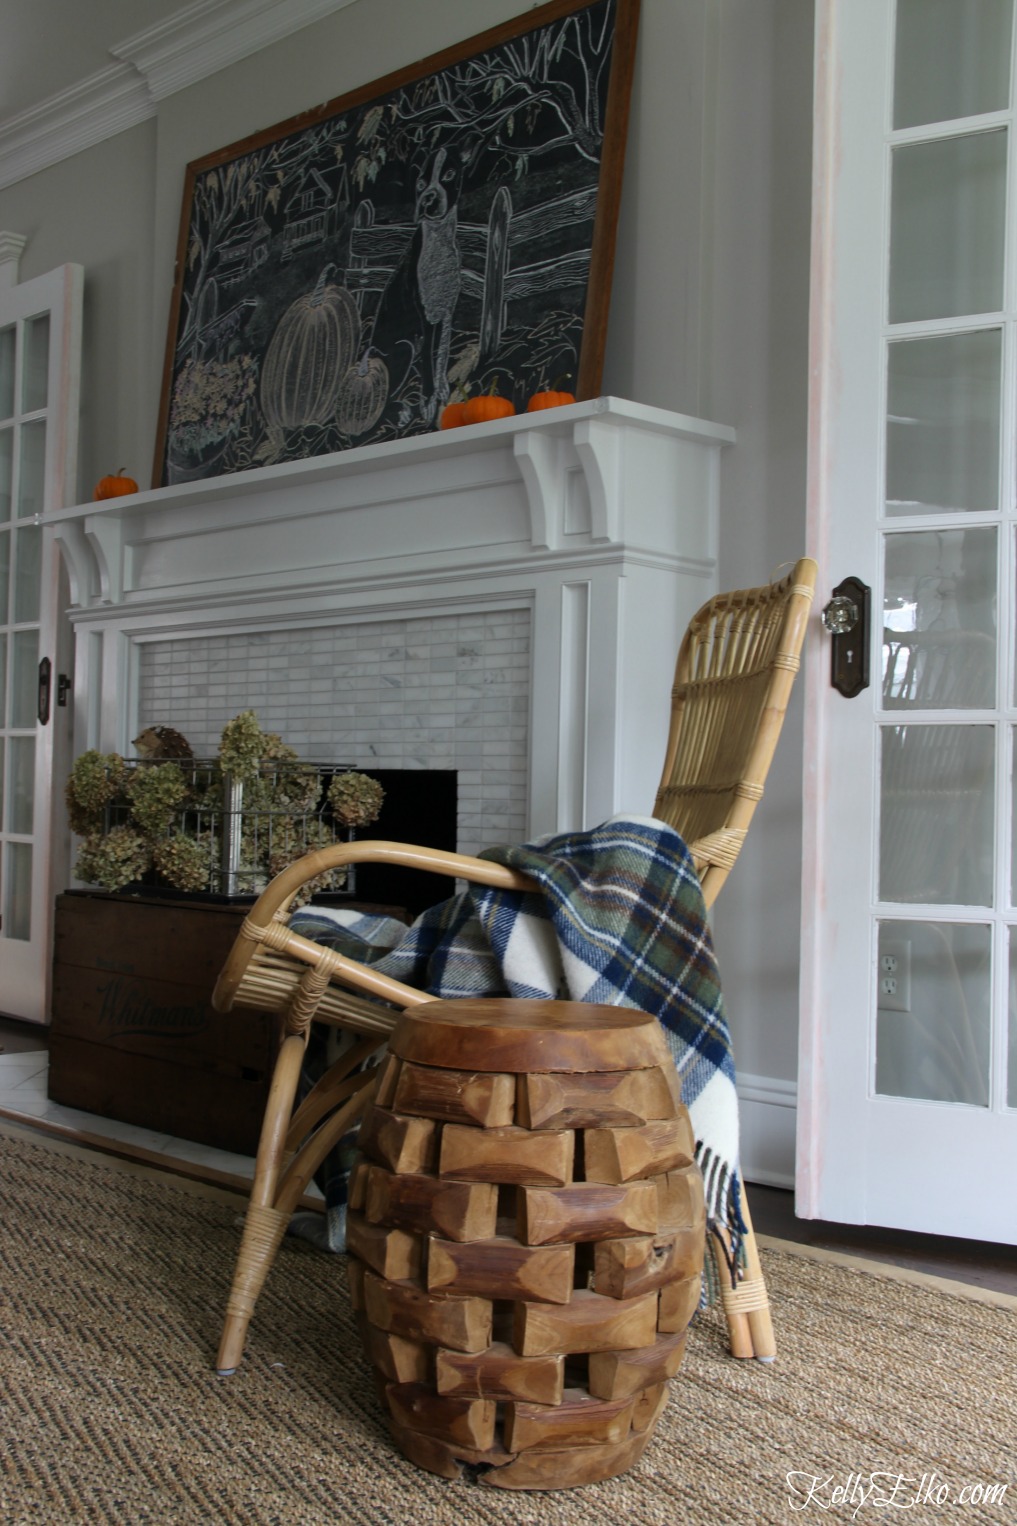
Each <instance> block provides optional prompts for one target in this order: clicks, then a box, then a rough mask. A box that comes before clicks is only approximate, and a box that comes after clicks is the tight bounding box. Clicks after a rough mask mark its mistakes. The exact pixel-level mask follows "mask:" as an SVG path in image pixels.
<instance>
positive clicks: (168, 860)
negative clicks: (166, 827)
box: [152, 836, 208, 890]
mask: <svg viewBox="0 0 1017 1526" xmlns="http://www.w3.org/2000/svg"><path fill="white" fill-rule="evenodd" d="M152 868H153V869H154V870H155V872H156V874H157V875H158V876H159V878H160V879H163V880H165V881H166V883H167V884H168V885H172V886H173V887H174V888H175V889H176V890H207V889H208V848H207V846H203V845H202V844H201V843H199V842H196V841H195V839H194V838H193V837H179V836H177V837H167V838H164V839H163V841H162V842H159V843H156V845H155V847H154V848H153V849H152Z"/></svg>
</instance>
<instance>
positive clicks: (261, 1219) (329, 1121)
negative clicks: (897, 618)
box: [212, 558, 816, 1375]
mask: <svg viewBox="0 0 1017 1526" xmlns="http://www.w3.org/2000/svg"><path fill="white" fill-rule="evenodd" d="M815 580H816V564H815V563H814V562H812V561H810V560H809V559H808V558H804V559H802V560H801V561H799V562H798V563H797V564H796V565H795V567H794V570H793V571H792V572H791V573H790V574H789V575H788V576H787V577H785V578H784V579H783V580H782V581H781V582H779V583H776V584H771V585H769V586H767V587H764V588H757V589H748V590H742V591H738V592H735V593H728V594H720V595H718V596H716V597H715V598H713V599H711V600H709V601H708V602H707V603H706V604H705V605H704V606H703V608H702V609H701V610H700V611H699V613H698V614H697V615H695V616H694V618H693V620H692V622H691V623H690V625H689V628H688V630H687V632H686V634H685V637H684V639H683V641H682V645H681V649H680V651H679V654H678V662H677V667H676V670H675V680H674V686H673V689H672V708H671V724H670V731H669V736H668V744H667V750H666V755H665V762H664V770H663V773H662V776H661V782H660V786H659V788H658V793H657V800H656V804H655V807H654V814H655V815H656V816H657V817H658V818H660V819H662V820H664V821H667V822H669V823H670V824H671V825H673V826H674V827H676V829H677V830H678V831H679V832H680V833H681V834H682V836H683V837H684V838H685V841H686V843H687V844H688V846H689V849H690V852H691V854H692V857H693V861H694V863H695V865H696V869H697V872H698V873H699V875H700V877H701V880H702V885H703V893H704V897H705V899H706V904H707V906H708V907H709V906H711V905H712V904H713V902H714V901H715V900H716V897H717V894H718V893H719V891H720V888H721V886H722V885H723V884H724V881H725V880H726V878H727V876H728V874H729V873H730V871H731V868H732V866H733V864H734V862H735V859H736V858H737V856H738V853H739V852H740V850H741V845H742V843H743V842H744V840H745V834H746V831H747V829H748V825H749V821H750V820H751V818H752V814H753V812H754V811H755V808H756V805H757V804H758V802H759V799H760V796H761V795H762V791H763V782H764V780H765V778H766V774H767V771H768V769H769V766H770V763H771V761H772V759H773V754H774V750H775V748H776V744H777V738H778V736H779V733H780V728H781V724H782V722H783V718H784V713H785V711H786V708H787V702H788V696H789V694H790V690H791V685H792V683H793V680H794V676H795V673H796V672H797V670H798V665H799V653H800V651H801V646H802V641H803V639H804V634H805V624H806V619H807V614H808V608H809V604H810V602H811V599H812V596H813V592H814V589H815ZM357 863H390V864H398V865H400V866H403V867H410V868H418V869H422V870H425V871H428V872H430V873H436V874H443V875H446V876H448V877H449V878H451V879H453V880H454V879H457V878H458V879H462V880H466V881H468V882H470V883H473V884H483V885H492V886H496V887H499V888H502V889H509V890H520V891H526V890H534V889H535V888H536V887H535V885H534V884H533V882H532V881H531V880H530V879H529V878H528V877H527V876H526V875H524V874H521V873H519V872H518V871H516V870H513V869H508V868H506V867H504V866H502V865H499V864H494V863H490V862H488V861H487V860H484V859H477V858H471V857H468V856H466V855H464V854H459V853H446V852H441V851H439V850H437V849H428V848H420V847H414V846H410V845H407V844H403V843H394V842H385V841H375V842H371V841H363V842H352V843H342V844H336V845H334V846H333V847H330V848H323V849H318V850H316V851H315V852H312V853H309V854H307V855H306V856H305V857H303V858H301V859H299V860H298V861H297V862H296V863H294V864H291V865H290V866H289V867H288V868H287V869H284V870H283V871H282V873H280V874H278V875H277V876H276V877H275V878H274V879H273V880H272V882H271V884H270V885H269V886H268V887H267V888H266V889H265V890H264V891H263V892H262V894H261V895H260V896H259V898H258V900H257V901H256V902H255V904H254V905H253V907H252V908H251V910H250V912H249V913H248V915H247V917H246V918H245V920H244V923H243V926H242V927H241V930H240V932H239V934H238V936H237V939H236V942H235V943H234V946H233V948H232V950H231V952H230V954H229V957H228V959H227V962H226V964H225V965H224V967H223V970H222V972H221V974H220V976H219V979H218V981H217V983H216V987H215V991H214V993H213V997H212V1004H213V1006H214V1007H215V1008H216V1010H217V1011H221V1012H225V1011H228V1010H229V1009H230V1008H231V1007H232V1006H234V1005H239V1006H244V1007H249V1008H254V1009H256V1010H261V1011H269V1012H273V1013H277V1014H280V1015H281V1018H282V1042H281V1048H280V1052H279V1058H278V1061H277V1064H276V1069H275V1074H274V1076H273V1081H272V1086H271V1090H270V1094H269V1099H268V1103H267V1105H266V1109H265V1117H264V1121H263V1124H262V1132H261V1140H260V1143H259V1148H258V1155H257V1160H256V1163H255V1178H254V1185H253V1187H252V1191H251V1199H250V1204H249V1207H248V1212H247V1217H246V1219H245V1223H244V1231H243V1236H242V1239H241V1246H240V1251H239V1253H238V1257H237V1264H236V1270H235V1273H234V1278H233V1284H232V1287H231V1290H230V1294H229V1299H228V1302H227V1309H226V1318H225V1322H224V1326H223V1332H222V1339H221V1342H220V1347H219V1353H218V1357H217V1360H216V1368H217V1371H218V1372H220V1373H221V1374H224V1375H225V1374H228V1373H230V1372H233V1371H234V1370H235V1369H236V1367H237V1366H238V1364H239V1362H240V1360H241V1357H242V1355H243V1348H244V1341H245V1339H246V1333H247V1327H248V1325H249V1323H250V1319H251V1316H252V1314H253V1312H254V1307H255V1303H256V1301H257V1297H258V1294H259V1292H260V1290H261V1288H262V1286H263V1285H264V1282H265V1278H266V1277H267V1275H268V1272H269V1270H270V1268H271V1265H272V1262H273V1260H274V1258H275V1254H276V1252H277V1250H278V1247H279V1244H280V1242H281V1240H282V1237H283V1235H284V1234H285V1231H286V1226H287V1224H288V1223H289V1219H290V1216H291V1214H292V1212H293V1210H294V1208H295V1207H296V1205H297V1203H298V1202H299V1200H300V1197H301V1195H302V1193H303V1192H304V1190H305V1189H306V1187H307V1185H308V1184H309V1182H310V1181H311V1178H312V1177H313V1175H314V1172H315V1171H316V1170H317V1168H318V1166H319V1165H320V1164H321V1162H322V1160H323V1159H324V1158H325V1156H326V1154H327V1153H328V1151H329V1150H330V1149H331V1148H332V1147H333V1145H334V1144H335V1143H336V1142H337V1141H338V1140H339V1139H340V1138H341V1137H342V1135H343V1134H344V1133H345V1132H346V1131H347V1130H348V1129H349V1127H350V1126H351V1124H352V1123H353V1122H354V1121H355V1120H356V1119H357V1118H359V1117H360V1116H361V1114H362V1113H363V1112H364V1111H365V1110H366V1107H367V1105H368V1103H369V1101H370V1099H371V1096H372V1094H373V1090H374V1084H375V1079H376V1071H377V1066H373V1067H369V1068H368V1069H366V1070H358V1069H357V1067H359V1066H362V1065H363V1063H364V1061H365V1060H366V1059H367V1058H369V1057H370V1056H372V1055H374V1054H375V1052H376V1051H379V1050H381V1049H383V1048H384V1044H385V1041H386V1038H387V1037H388V1035H389V1034H390V1033H391V1031H392V1029H393V1028H394V1026H395V1023H396V1020H397V1018H398V1016H399V1012H400V1011H401V1010H404V1009H405V1008H407V1007H411V1006H415V1005H419V1004H422V1003H424V1002H427V1001H431V1000H433V997H431V996H429V995H428V994H427V993H426V992H422V991H419V990H415V989H413V988H411V987H409V986H406V985H403V984H402V983H401V982H399V981H396V980H392V979H390V978H388V977H386V976H383V975H380V974H378V973H376V972H375V971H374V970H372V969H371V968H370V966H367V965H362V964H359V963H358V962H357V961H355V960H352V959H348V958H345V957H344V956H343V955H341V954H339V953H337V952H335V951H334V950H332V949H326V948H324V947H323V946H322V945H321V944H318V943H314V942H313V941H311V940H310V939H308V938H303V937H301V936H300V935H299V934H297V933H293V932H291V931H290V929H289V928H288V926H287V925H286V923H287V918H288V915H289V909H290V905H291V902H292V900H293V897H294V895H295V894H296V892H297V891H298V890H299V889H300V887H301V886H302V885H303V884H304V883H305V882H306V881H307V880H310V879H313V878H315V877H316V876H317V875H319V874H322V873H324V872H325V871H326V870H330V869H335V868H339V867H341V866H343V865H346V864H357ZM379 1002H381V1003H391V1005H390V1006H387V1007H386V1006H384V1005H379ZM312 1020H313V1021H315V1022H322V1023H325V1024H329V1025H331V1026H334V1027H338V1028H342V1029H345V1030H347V1031H349V1032H350V1033H352V1034H355V1035H357V1036H359V1042H357V1043H355V1044H354V1045H353V1047H352V1048H351V1049H349V1050H348V1051H347V1052H346V1053H345V1054H343V1055H342V1056H341V1058H340V1059H339V1060H338V1061H337V1062H336V1064H335V1065H333V1066H332V1067H331V1068H330V1069H329V1071H328V1072H327V1074H326V1075H325V1076H324V1077H323V1078H322V1079H321V1080H320V1081H319V1082H318V1083H317V1085H316V1086H315V1088H314V1089H313V1091H312V1092H311V1093H310V1095H309V1096H308V1097H307V1098H305V1100H304V1101H303V1102H302V1103H301V1104H300V1106H299V1107H298V1108H297V1109H296V1111H295V1112H294V1103H295V1101H296V1094H297V1087H298V1084H299V1079H300V1068H301V1061H302V1059H303V1053H304V1049H305V1047H306V1044H307V1039H308V1035H309V1033H310V1027H311V1022H312ZM742 1207H743V1214H744V1217H745V1220H746V1224H747V1226H748V1235H747V1238H746V1275H745V1277H744V1279H743V1280H742V1281H741V1282H740V1283H739V1285H738V1286H737V1287H736V1288H734V1289H730V1288H725V1291H724V1310H725V1316H726V1318H727V1323H728V1330H729V1336H730V1340H731V1351H732V1354H733V1355H735V1356H743V1357H748V1356H757V1357H759V1358H760V1359H762V1360H769V1359H771V1358H772V1357H773V1355H774V1343H773V1330H772V1325H771V1323H770V1318H769V1308H768V1303H767V1298H766V1288H765V1283H764V1282H763V1277H762V1272H761V1271H760V1268H759V1256H758V1252H757V1249H756V1243H755V1236H754V1234H753V1232H752V1228H751V1222H750V1221H749V1218H748V1210H747V1205H746V1204H745V1202H744V1199H743V1205H742ZM724 1283H725V1279H724V1278H721V1284H722V1286H724Z"/></svg>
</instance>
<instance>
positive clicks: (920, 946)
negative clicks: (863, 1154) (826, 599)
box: [875, 921, 992, 1107]
mask: <svg viewBox="0 0 1017 1526" xmlns="http://www.w3.org/2000/svg"><path fill="white" fill-rule="evenodd" d="M878 950H879V957H878V960H877V968H878V980H879V985H878V988H877V990H878V994H877V1012H876V1081H875V1089H876V1092H877V1094H878V1095H879V1096H890V1097H920V1098H923V1099H924V1100H926V1101H929V1102H957V1103H963V1104H965V1105H966V1106H968V1107H987V1106H988V1102H989V1060H990V1048H991V1035H992V989H991V979H990V975H991V969H992V929H991V928H990V927H988V926H986V925H984V924H982V923H976V924H971V923H957V922H954V923H950V922H903V921H902V922H881V923H880V926H879V945H878Z"/></svg>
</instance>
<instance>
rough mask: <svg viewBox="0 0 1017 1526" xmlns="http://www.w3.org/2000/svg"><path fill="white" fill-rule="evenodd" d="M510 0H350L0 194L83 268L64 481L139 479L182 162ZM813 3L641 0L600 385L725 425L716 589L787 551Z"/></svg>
mask: <svg viewBox="0 0 1017 1526" xmlns="http://www.w3.org/2000/svg"><path fill="white" fill-rule="evenodd" d="M66 3H67V4H68V5H70V6H71V7H72V8H74V9H77V6H78V0H66ZM530 8H531V7H530V6H529V5H528V4H526V5H524V4H521V3H520V0H472V3H471V4H470V5H469V6H465V5H463V3H462V0H427V3H426V5H424V4H421V3H420V0H359V3H357V4H353V5H350V6H348V7H347V8H345V9H343V10H341V11H338V12H336V13H335V14H334V15H332V16H331V17H329V18H328V19H326V20H323V21H320V22H317V23H315V24H314V25H312V26H309V27H306V28H304V29H303V30H302V31H301V32H299V33H297V34H295V35H294V36H292V37H290V38H288V39H287V40H286V41H285V42H283V43H281V44H278V45H276V46H274V47H272V48H270V49H266V50H264V51H262V52H261V53H258V54H256V55H254V56H252V57H250V58H248V59H245V60H244V61H242V62H241V63H238V64H235V65H233V66H232V67H231V68H229V69H227V70H225V71H223V72H221V73H220V74H218V75H216V76H214V77H212V78H210V79H208V80H205V81H203V82H201V83H200V84H197V85H193V86H191V87H189V88H188V89H186V90H183V91H180V92H179V93H177V94H175V95H172V96H169V97H168V98H166V99H164V100H163V101H161V102H160V103H159V111H158V116H157V117H156V118H155V119H153V120H150V121H148V122H146V123H144V124H143V125H142V126H140V127H136V128H132V129H130V130H128V131H126V132H123V133H121V134H119V135H118V136H117V137H115V138H113V139H110V140H108V141H107V142H105V143H103V144H101V145H99V146H98V147H96V148H92V149H89V150H86V151H84V152H82V153H79V154H77V155H76V156H75V157H74V158H72V159H69V160H66V161H64V162H63V163H61V164H59V165H56V166H54V167H52V168H50V169H47V170H45V171H43V172H41V173H39V174H37V175H35V176H33V177H31V178H30V179H28V180H25V181H22V182H20V183H18V184H15V185H13V186H11V187H9V188H7V189H5V190H3V191H0V228H2V229H7V230H10V231H13V232H17V233H21V234H24V235H26V236H27V238H28V244H27V247H26V249H25V253H24V255H23V257H22V261H21V274H22V277H23V278H25V279H27V278H29V277H31V276H34V275H37V274H40V273H41V272H43V271H46V270H49V269H51V268H52V267H53V266H55V265H59V264H63V263H64V262H66V261H75V262H77V263H80V264H81V265H83V266H84V268H85V271H86V282H87V285H86V291H87V296H86V316H85V373H84V393H83V396H84V405H83V419H82V451H81V484H82V497H85V496H87V495H88V492H89V490H90V486H91V484H92V483H94V482H95V481H96V480H97V479H98V477H99V476H101V475H102V474H103V473H104V472H106V471H109V470H111V469H115V468H116V467H119V466H121V465H123V466H125V467H126V468H127V469H128V470H129V471H131V472H132V474H133V475H134V476H136V477H137V478H138V479H139V481H141V482H142V483H143V484H147V482H148V480H149V475H150V471H151V461H152V453H153V446H154V437H155V419H156V411H157V405H158V397H159V388H160V381H161V373H162V363H163V347H164V343H165V333H166V322H167V314H168V310H169V302H170V293H171V287H172V276H173V269H172V267H173V254H174V250H175V245H176V235H177V223H178V219H179V214H180V202H181V195H182V191H183V183H184V170H185V166H186V164H187V162H188V161H189V160H191V159H194V158H197V157H199V156H200V155H202V154H205V153H208V152H210V151H212V150H214V149H217V148H220V147H223V146H225V145H226V144H228V143H230V142H233V141H235V140H237V139H239V138H241V137H243V136H245V135H246V134H248V133H250V132H253V131H255V130H257V129H259V128H263V127H266V126H269V125H271V124H272V123H274V122H278V121H282V120H283V119H285V118H286V117H288V116H290V115H293V114H295V113H296V112H299V111H302V110H305V109H307V108H308V107H309V106H311V105H314V104H316V103H317V102H319V101H324V100H327V99H329V98H330V97H333V96H336V95H340V94H342V93H343V92H344V91H345V90H347V89H350V88H352V87H354V86H356V85H360V84H363V83H364V82H365V81H369V80H371V79H374V78H377V77H379V76H381V75H383V74H385V73H388V72H389V71H391V70H393V69H396V68H399V67H401V66H403V65H405V64H407V63H410V62H412V61H414V60H415V59H417V58H419V57H421V56H424V55H426V54H428V53H432V52H435V51H437V50H439V49H441V48H442V47H444V46H446V45H448V44H451V43H453V42H456V41H459V40H461V39H462V38H463V37H465V36H467V35H472V34H474V33H476V32H479V31H482V30H483V29H484V28H485V27H487V26H490V25H494V24H496V23H497V22H499V21H502V20H504V19H506V18H507V17H509V16H514V15H519V14H522V13H523V12H524V11H526V10H528V9H530ZM812 9H813V7H812V0H643V8H642V23H641V28H640V41H639V55H638V62H637V74H636V87H635V99H634V103H633V117H632V123H631V128H630V135H629V145H628V155H627V164H626V178H625V187H624V193H623V201H622V212H621V221H620V228H619V238H618V252H617V263H616V276H615V286H614V292H613V297H612V308H611V320H610V329H609V336H608V350H607V359H606V365H605V373H604V383H603V391H604V392H605V393H608V392H609V393H613V394H615V395H617V396H621V397H629V398H632V399H634V400H636V401H638V402H643V403H650V404H656V405H658V406H661V407H665V408H673V409H677V410H679V411H681V412H686V413H691V414H698V415H700V416H702V417H706V418H712V419H716V420H718V421H720V422H723V423H726V424H732V425H734V426H735V428H736V429H737V431H738V444H737V446H736V447H735V448H734V449H733V450H731V451H729V452H728V453H727V455H726V456H725V459H724V466H723V471H722V508H721V552H720V572H721V582H722V584H723V585H725V586H736V585H740V584H745V583H751V582H758V581H762V580H763V579H765V578H766V577H767V576H768V575H769V574H770V572H771V571H772V570H773V569H774V568H776V567H777V566H778V564H780V563H782V562H786V561H790V560H793V559H794V558H795V557H796V556H798V555H799V554H800V553H801V552H802V550H803V549H804V540H805V452H806V396H807V383H808V353H807V336H808V268H809V264H808V262H809V219H810V190H811V187H810V178H811V168H810V163H811V110H812V33H813V16H812ZM665 669H666V665H665ZM668 679H669V672H668V671H666V670H664V671H662V673H661V686H662V694H666V690H667V684H668ZM801 703H802V695H801V690H800V689H799V691H798V693H797V695H796V700H795V702H794V703H793V708H792V714H791V717H790V719H789V723H788V726H787V728H786V731H785V734H784V737H783V738H782V741H781V744H780V748H779V751H778V755H777V760H776V764H775V773H774V775H773V776H772V783H771V784H770V786H769V788H768V791H767V797H766V800H765V802H764V803H763V805H762V806H761V807H760V811H759V813H758V815H757V818H756V824H755V825H754V826H753V830H752V833H751V834H750V837H749V841H748V845H747V847H746V850H745V853H744V855H743V859H742V862H741V863H740V864H739V867H738V871H737V873H736V874H735V875H734V876H733V877H732V880H731V883H730V885H729V886H728V887H727V888H726V889H725V892H724V895H723V897H722V899H721V901H720V903H719V905H718V908H717V913H716V927H717V941H718V947H719V951H720V957H721V965H722V970H723V973H724V979H725V987H726V991H727V998H728V1005H729V1010H730V1013H731V1016H732V1022H733V1026H734V1028H735V1031H736V1035H737V1056H738V1061H739V1068H740V1069H741V1070H743V1071H745V1072H748V1073H751V1074H755V1075H759V1076H770V1077H776V1078H781V1079H784V1080H793V1079H794V1076H795V1071H796V1052H797V983H798V946H799V894H798V886H799V880H800V843H801V789H800V778H801V745H802V743H801V733H802V728H801Z"/></svg>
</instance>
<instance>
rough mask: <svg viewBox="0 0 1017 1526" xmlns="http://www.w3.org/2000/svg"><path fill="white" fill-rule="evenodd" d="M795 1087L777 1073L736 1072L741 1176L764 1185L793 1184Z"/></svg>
mask: <svg viewBox="0 0 1017 1526" xmlns="http://www.w3.org/2000/svg"><path fill="white" fill-rule="evenodd" d="M797 1103H798V1088H797V1086H796V1085H795V1083H794V1082H793V1081H782V1080H780V1079H778V1078H777V1077H776V1076H750V1075H743V1074H741V1073H739V1076H738V1109H739V1123H740V1128H741V1165H742V1176H743V1178H744V1179H745V1181H747V1182H760V1183H761V1184H762V1185H763V1186H765V1187H787V1188H790V1189H791V1190H792V1191H793V1190H794V1184H795V1122H796V1115H797Z"/></svg>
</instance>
